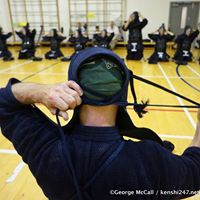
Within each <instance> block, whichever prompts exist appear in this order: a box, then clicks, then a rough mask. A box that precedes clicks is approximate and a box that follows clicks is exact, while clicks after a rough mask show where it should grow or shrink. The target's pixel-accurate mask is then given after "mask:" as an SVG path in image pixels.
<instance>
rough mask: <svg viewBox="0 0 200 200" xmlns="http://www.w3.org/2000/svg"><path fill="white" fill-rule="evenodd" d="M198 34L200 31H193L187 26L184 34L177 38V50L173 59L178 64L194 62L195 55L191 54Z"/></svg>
mask: <svg viewBox="0 0 200 200" xmlns="http://www.w3.org/2000/svg"><path fill="white" fill-rule="evenodd" d="M198 29H200V27H198ZM198 34H199V30H196V31H193V30H192V28H191V27H190V26H186V27H185V30H184V33H182V34H181V35H179V36H178V37H177V38H176V40H175V42H176V44H177V50H176V52H175V55H174V57H173V59H174V60H175V62H176V63H177V64H182V65H184V64H187V62H190V61H192V58H193V55H192V52H191V45H192V42H193V41H194V39H195V38H196V37H197V36H198Z"/></svg>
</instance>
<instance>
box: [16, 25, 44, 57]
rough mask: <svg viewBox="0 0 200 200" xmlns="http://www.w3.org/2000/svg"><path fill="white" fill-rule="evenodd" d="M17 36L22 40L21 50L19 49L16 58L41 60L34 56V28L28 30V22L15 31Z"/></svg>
mask: <svg viewBox="0 0 200 200" xmlns="http://www.w3.org/2000/svg"><path fill="white" fill-rule="evenodd" d="M15 32H16V34H17V35H18V37H19V38H20V39H21V40H22V44H21V50H20V51H19V56H18V59H33V60H35V61H36V60H41V58H37V57H35V52H36V47H35V36H36V29H33V30H30V26H29V23H27V25H26V26H24V27H23V28H22V30H21V31H15Z"/></svg>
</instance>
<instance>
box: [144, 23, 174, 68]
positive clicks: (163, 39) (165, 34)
mask: <svg viewBox="0 0 200 200" xmlns="http://www.w3.org/2000/svg"><path fill="white" fill-rule="evenodd" d="M148 36H149V38H150V39H151V40H153V41H154V42H155V50H154V52H153V54H152V55H151V57H150V58H149V64H156V63H157V62H168V61H169V58H170V56H169V55H168V54H167V52H166V51H167V42H169V41H172V40H173V39H174V37H175V36H174V34H173V33H172V32H170V31H168V30H166V29H165V26H164V24H163V25H162V26H161V27H160V28H159V29H158V30H157V31H156V32H154V33H151V34H148Z"/></svg>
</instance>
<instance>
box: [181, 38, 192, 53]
mask: <svg viewBox="0 0 200 200" xmlns="http://www.w3.org/2000/svg"><path fill="white" fill-rule="evenodd" d="M190 47H191V41H190V40H189V39H185V40H184V41H183V44H182V50H186V51H190Z"/></svg>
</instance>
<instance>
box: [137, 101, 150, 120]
mask: <svg viewBox="0 0 200 200" xmlns="http://www.w3.org/2000/svg"><path fill="white" fill-rule="evenodd" d="M148 103H149V100H147V101H145V102H144V101H141V103H140V104H137V103H136V104H135V105H134V110H135V112H136V113H137V115H138V116H139V118H142V117H143V115H144V114H146V113H147V111H146V110H145V108H146V107H147V106H148Z"/></svg>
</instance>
